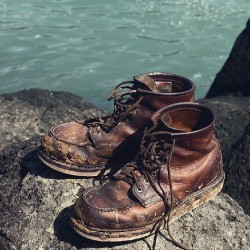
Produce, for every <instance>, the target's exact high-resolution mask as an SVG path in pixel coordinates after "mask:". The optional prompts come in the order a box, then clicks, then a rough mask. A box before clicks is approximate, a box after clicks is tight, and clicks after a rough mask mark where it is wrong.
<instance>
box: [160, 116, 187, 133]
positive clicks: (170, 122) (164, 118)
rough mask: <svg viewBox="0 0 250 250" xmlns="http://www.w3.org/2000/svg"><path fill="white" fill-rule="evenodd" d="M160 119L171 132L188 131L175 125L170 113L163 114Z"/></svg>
mask: <svg viewBox="0 0 250 250" xmlns="http://www.w3.org/2000/svg"><path fill="white" fill-rule="evenodd" d="M159 121H160V123H161V124H162V125H163V126H164V127H165V128H167V129H168V130H169V131H170V132H175V133H182V132H186V131H185V130H182V129H180V128H176V127H174V126H173V120H172V117H171V116H170V115H169V114H163V115H162V116H161V118H160V119H159Z"/></svg>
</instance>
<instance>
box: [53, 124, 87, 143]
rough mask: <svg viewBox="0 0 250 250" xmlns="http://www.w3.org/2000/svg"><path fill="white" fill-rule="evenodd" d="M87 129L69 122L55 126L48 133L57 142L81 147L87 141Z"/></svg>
mask: <svg viewBox="0 0 250 250" xmlns="http://www.w3.org/2000/svg"><path fill="white" fill-rule="evenodd" d="M87 132H88V127H86V126H84V125H83V124H81V123H77V122H69V123H62V124H60V125H57V126H55V127H53V128H51V130H50V131H49V134H51V135H53V136H54V137H55V138H56V139H57V140H60V141H63V142H67V143H70V144H73V145H77V146H81V145H83V144H84V143H86V141H87V140H88V138H87Z"/></svg>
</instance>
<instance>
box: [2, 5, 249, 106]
mask: <svg viewBox="0 0 250 250" xmlns="http://www.w3.org/2000/svg"><path fill="white" fill-rule="evenodd" d="M249 10H250V1H249V0H234V1H233V0H227V1H225V0H157V1H156V0H154V1H153V0H149V1H147V0H135V1H132V0H126V1H125V0H124V1H122V0H106V1H105V0H68V1H66V0H61V1H60V0H50V1H47V0H43V1H41V0H25V1H24V0H16V1H14V0H0V13H1V15H0V93H7V92H13V91H17V90H22V89H25V88H26V89H28V88H34V87H38V88H45V89H51V90H65V91H70V92H72V93H75V94H78V95H80V96H82V97H84V98H85V99H87V100H88V101H90V102H92V103H94V104H95V105H97V106H98V107H100V108H103V109H106V110H111V104H110V103H108V102H107V101H106V98H107V96H108V94H109V92H110V91H111V90H112V89H113V87H114V86H115V85H116V84H118V83H119V82H121V81H124V80H130V79H131V78H132V76H133V75H135V74H139V73H144V72H150V71H163V72H171V73H176V74H180V75H183V76H186V77H188V78H190V79H192V80H193V81H194V82H195V83H196V85H197V93H196V96H197V97H203V96H204V95H205V93H206V92H207V90H208V88H209V86H210V84H211V83H212V81H213V78H214V76H215V75H216V73H217V72H218V71H219V70H220V68H221V67H222V66H223V64H224V62H225V60H226V58H227V57H228V54H229V52H230V51H231V48H232V46H233V43H234V41H235V38H236V37H237V36H238V35H239V33H240V32H241V31H242V30H243V29H244V27H245V24H246V22H247V19H248V18H249Z"/></svg>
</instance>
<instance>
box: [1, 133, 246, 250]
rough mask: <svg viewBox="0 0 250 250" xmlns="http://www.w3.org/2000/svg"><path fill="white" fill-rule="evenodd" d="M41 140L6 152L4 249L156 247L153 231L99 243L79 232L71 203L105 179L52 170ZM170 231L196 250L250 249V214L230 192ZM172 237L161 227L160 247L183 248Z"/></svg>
mask: <svg viewBox="0 0 250 250" xmlns="http://www.w3.org/2000/svg"><path fill="white" fill-rule="evenodd" d="M39 141H40V139H39V137H35V138H33V139H30V140H29V141H26V142H22V143H17V144H16V145H15V146H14V147H10V148H5V149H4V150H3V151H2V155H1V162H3V165H2V167H1V175H2V178H1V182H0V188H1V190H4V191H5V192H2V193H1V204H0V215H1V216H0V229H1V231H0V246H1V249H60V250H64V249H65V250H66V249H67V250H71V249H72V250H73V249H95V248H98V249H101V250H102V249H109V248H114V249H117V250H118V249H123V250H125V249H132V250H133V249H134V250H137V249H141V250H143V249H145V250H146V249H147V250H148V249H149V248H150V246H152V243H153V236H151V237H148V238H145V239H143V240H138V241H132V242H127V243H99V242H95V241H90V240H87V239H85V238H83V237H80V236H79V235H77V234H76V233H75V232H74V231H73V230H72V229H71V227H70V223H69V215H70V213H71V211H72V204H73V203H74V202H75V201H76V199H77V197H78V195H79V193H80V191H81V189H82V188H86V187H88V186H91V185H95V184H99V182H100V180H97V179H96V180H94V179H80V178H72V177H70V176H67V175H64V174H60V173H58V172H55V171H53V170H52V169H49V168H48V167H46V166H45V165H43V164H42V163H41V162H40V161H39V159H38V157H37V154H36V148H37V147H38V145H39ZM14 156H15V157H14ZM13 180H14V182H13ZM171 231H172V234H173V235H174V237H175V238H176V239H178V240H179V241H180V242H182V243H183V244H185V245H187V246H188V247H190V248H192V249H216V250H217V249H243V250H244V249H245V250H247V249H249V248H250V217H249V216H247V215H245V214H244V211H243V209H242V208H241V207H240V206H239V205H238V204H237V203H236V202H235V201H234V200H233V199H231V198H230V197H229V196H228V195H226V194H220V195H218V196H217V197H216V198H215V199H214V200H212V201H210V202H208V203H207V204H204V205H202V206H201V207H199V208H197V209H195V210H193V211H192V212H190V213H189V214H186V215H185V216H183V217H182V218H180V219H179V220H178V221H176V222H174V223H173V224H172V225H171ZM167 239H169V238H168V236H167V232H166V231H165V230H161V233H160V235H159V236H158V240H157V249H178V248H177V247H175V246H174V245H173V244H172V243H171V242H169V241H168V240H167ZM209 243H210V244H211V245H209Z"/></svg>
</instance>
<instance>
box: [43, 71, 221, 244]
mask: <svg viewBox="0 0 250 250" xmlns="http://www.w3.org/2000/svg"><path fill="white" fill-rule="evenodd" d="M194 91H195V85H194V83H192V82H191V81H190V80H188V79H187V78H184V77H182V76H178V75H173V74H167V73H160V72H155V73H147V74H142V75H138V76H135V77H134V79H133V81H129V82H123V83H121V84H119V85H118V86H117V87H116V88H115V89H114V91H113V92H112V93H111V96H110V99H114V112H113V114H112V115H109V116H106V117H101V118H94V119H91V120H88V121H85V122H83V123H79V122H71V123H65V124H60V125H58V126H55V127H53V128H52V129H51V130H50V131H48V133H47V134H45V135H44V136H43V138H42V141H41V147H40V148H39V157H40V159H41V160H42V161H43V162H44V163H45V164H46V165H48V166H49V167H51V168H53V169H55V170H57V171H60V172H63V173H66V174H70V175H76V176H85V177H95V176H101V175H106V174H110V178H109V180H108V181H106V182H105V183H104V184H103V185H100V186H94V187H91V188H88V189H86V190H85V191H83V193H82V194H81V196H80V197H79V199H78V201H77V202H76V204H75V214H74V216H73V217H72V218H71V222H72V226H73V228H74V230H75V231H76V232H77V233H79V234H80V235H82V236H84V237H86V238H89V239H93V240H97V241H110V242H115V241H127V240H134V239H138V238H142V237H145V236H148V235H151V234H154V233H157V232H158V230H159V229H160V228H162V227H163V226H164V225H165V224H167V226H169V223H170V222H172V221H174V220H176V219H177V218H179V217H180V216H182V215H184V214H185V213H187V212H189V211H190V210H192V209H193V208H195V207H197V206H199V205H201V204H203V203H205V202H206V201H208V200H210V199H212V198H213V197H214V196H215V195H216V194H217V193H218V192H219V191H220V190H221V188H222V186H223V181H224V171H223V168H222V156H221V151H220V147H219V143H218V141H217V139H216V138H215V136H214V123H215V115H214V113H213V111H212V110H211V109H210V108H209V107H207V106H205V105H202V104H198V103H194V102H193V101H194ZM165 222H167V223H165ZM173 240H174V239H173Z"/></svg>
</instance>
